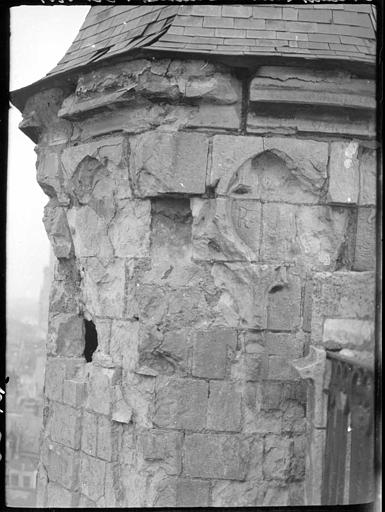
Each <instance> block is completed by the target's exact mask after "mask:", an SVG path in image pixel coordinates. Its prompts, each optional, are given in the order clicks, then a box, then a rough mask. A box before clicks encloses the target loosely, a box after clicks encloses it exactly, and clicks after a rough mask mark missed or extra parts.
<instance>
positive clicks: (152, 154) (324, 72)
mask: <svg viewBox="0 0 385 512" xmlns="http://www.w3.org/2000/svg"><path fill="white" fill-rule="evenodd" d="M374 14H375V13H374V12H373V9H372V7H371V6H370V5H349V4H346V5H344V4H338V3H336V4H327V5H303V6H299V5H295V6H283V5H269V6H265V5H255V6H250V5H223V6H222V5H200V6H199V5H196V6H195V5H182V6H177V5H175V6H165V5H151V6H107V5H103V6H97V7H92V8H91V9H90V11H89V14H88V15H87V17H86V19H85V21H84V24H83V26H82V28H81V29H80V32H79V34H78V36H77V37H76V39H75V41H74V42H73V44H72V46H71V47H70V48H69V50H68V52H67V53H66V55H65V56H64V57H63V59H62V60H61V61H60V62H59V64H58V65H57V66H56V67H55V68H54V69H53V70H52V71H51V72H50V73H49V74H48V75H47V76H46V77H44V78H43V79H42V80H40V81H39V82H37V83H34V84H32V85H31V86H29V87H27V88H24V89H22V90H19V91H16V92H14V93H13V96H12V98H13V102H14V104H15V105H16V106H17V107H18V108H19V109H20V110H21V111H22V112H23V121H22V123H21V125H20V128H21V129H22V130H23V131H24V132H25V134H26V135H27V136H29V137H30V138H31V139H32V140H33V141H35V142H36V144H37V154H38V158H37V179H38V182H39V184H40V185H41V187H42V188H43V190H44V192H45V193H46V194H47V195H48V196H49V201H48V203H47V205H46V207H45V213H44V224H45V227H46V230H47V233H48V236H49V239H50V241H51V244H52V247H53V251H54V253H55V256H56V258H57V261H56V267H55V275H54V279H53V282H52V286H51V293H50V310H49V333H48V339H47V366H46V376H45V409H44V411H45V412H44V431H43V436H42V445H41V461H40V469H39V477H38V487H39V498H38V500H39V503H40V505H41V506H50V507H55V506H74V507H78V506H79V507H95V506H98V507H114V506H116V507H146V506H176V507H184V506H207V505H209V506H218V507H220V506H255V505H300V504H304V503H307V504H318V503H319V500H320V494H319V485H320V480H321V475H322V449H323V442H324V441H323V440H324V435H325V420H324V409H323V401H324V395H323V393H322V386H323V384H322V382H323V378H324V377H323V375H324V361H325V349H327V348H333V349H338V348H339V349H341V348H342V349H354V350H360V351H361V352H363V353H365V354H369V356H370V355H372V354H373V347H374V345H373V319H374V311H375V307H374V269H375V190H376V189H375V184H376V163H375V162H376V140H375V124H374V113H375V92H374V63H375V25H374ZM293 360H294V361H295V362H294V363H293V364H291V361H293Z"/></svg>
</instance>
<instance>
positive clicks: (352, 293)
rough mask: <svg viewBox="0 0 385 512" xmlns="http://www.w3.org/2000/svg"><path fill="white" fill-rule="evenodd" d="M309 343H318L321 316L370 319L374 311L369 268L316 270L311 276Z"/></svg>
mask: <svg viewBox="0 0 385 512" xmlns="http://www.w3.org/2000/svg"><path fill="white" fill-rule="evenodd" d="M313 281H314V288H313V299H312V301H313V312H312V343H313V344H314V345H317V344H321V343H322V339H323V324H324V319H325V318H343V319H349V318H351V319H357V320H370V319H373V318H374V312H375V303H374V299H375V281H374V273H373V272H343V271H339V272H333V273H329V272H319V273H316V274H314V277H313Z"/></svg>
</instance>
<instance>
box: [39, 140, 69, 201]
mask: <svg viewBox="0 0 385 512" xmlns="http://www.w3.org/2000/svg"><path fill="white" fill-rule="evenodd" d="M36 171H37V173H36V178H37V182H38V183H39V185H40V186H41V188H42V189H43V191H44V192H45V194H47V196H49V197H52V198H57V200H58V202H59V204H60V205H68V204H69V198H68V197H67V195H66V194H65V192H64V190H63V186H62V183H63V170H62V167H61V163H60V158H59V153H58V152H57V151H49V150H48V151H47V150H45V149H42V148H38V150H37V162H36Z"/></svg>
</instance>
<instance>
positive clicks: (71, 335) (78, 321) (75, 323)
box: [47, 313, 85, 357]
mask: <svg viewBox="0 0 385 512" xmlns="http://www.w3.org/2000/svg"><path fill="white" fill-rule="evenodd" d="M84 346H85V340H84V326H83V318H82V317H80V316H79V315H74V314H67V313H59V314H57V315H50V319H49V326H48V336H47V352H48V353H49V354H52V355H58V356H66V357H71V356H72V357H80V356H83V353H84Z"/></svg>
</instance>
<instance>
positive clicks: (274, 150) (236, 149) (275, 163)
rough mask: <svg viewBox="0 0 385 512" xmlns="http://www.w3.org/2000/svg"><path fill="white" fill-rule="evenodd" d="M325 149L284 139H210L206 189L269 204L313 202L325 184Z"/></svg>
mask: <svg viewBox="0 0 385 512" xmlns="http://www.w3.org/2000/svg"><path fill="white" fill-rule="evenodd" d="M327 160H328V145H327V144H326V143H324V142H317V141H312V140H300V139H293V138H290V139H286V138H278V137H272V138H265V139H262V138H261V137H250V136H249V137H242V136H241V137H237V136H233V135H231V136H230V135H216V136H215V137H214V138H213V152H212V167H211V172H210V177H209V185H210V186H215V185H216V184H217V183H218V182H219V184H218V185H217V188H216V192H217V193H218V194H228V193H235V194H236V193H237V190H238V193H242V194H247V196H248V197H253V198H256V199H264V200H272V201H277V200H278V201H279V200H281V201H288V202H291V203H298V202H300V203H301V202H307V203H308V202H311V203H313V202H317V200H318V197H319V196H320V194H321V190H322V187H323V185H324V183H325V182H326V178H327V173H326V165H327Z"/></svg>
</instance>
